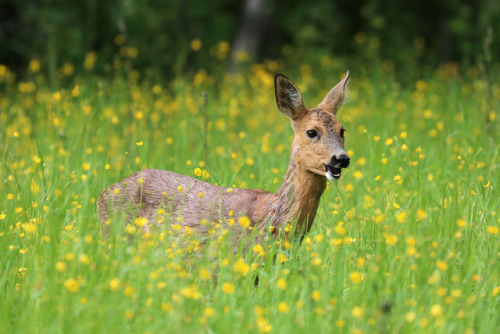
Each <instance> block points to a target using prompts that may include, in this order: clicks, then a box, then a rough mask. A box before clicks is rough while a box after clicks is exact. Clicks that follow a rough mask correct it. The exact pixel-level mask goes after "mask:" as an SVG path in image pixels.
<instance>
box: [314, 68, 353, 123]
mask: <svg viewBox="0 0 500 334" xmlns="http://www.w3.org/2000/svg"><path fill="white" fill-rule="evenodd" d="M350 76H351V72H349V70H347V73H346V75H345V77H344V79H342V80H340V82H339V83H338V84H336V85H335V87H333V88H332V90H331V91H330V92H329V93H328V94H327V95H326V96H325V98H324V99H323V101H321V103H320V104H319V105H318V108H319V109H322V110H324V111H328V112H331V113H332V114H334V115H336V114H337V110H339V108H340V106H341V105H342V103H343V102H344V98H345V96H346V86H347V81H349V77H350Z"/></svg>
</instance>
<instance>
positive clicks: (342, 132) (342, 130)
mask: <svg viewBox="0 0 500 334" xmlns="http://www.w3.org/2000/svg"><path fill="white" fill-rule="evenodd" d="M345 132H346V129H341V130H340V138H344V133H345Z"/></svg>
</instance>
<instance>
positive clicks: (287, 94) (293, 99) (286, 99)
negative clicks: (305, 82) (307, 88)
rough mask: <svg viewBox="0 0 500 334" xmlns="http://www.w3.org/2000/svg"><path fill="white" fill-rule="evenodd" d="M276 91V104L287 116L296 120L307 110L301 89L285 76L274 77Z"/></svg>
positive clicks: (277, 75)
mask: <svg viewBox="0 0 500 334" xmlns="http://www.w3.org/2000/svg"><path fill="white" fill-rule="evenodd" d="M274 91H275V94H276V104H277V105H278V108H279V110H280V111H281V112H282V113H283V114H284V115H285V116H288V117H290V118H291V119H295V118H297V117H298V116H299V115H300V114H301V113H302V112H303V111H304V110H305V107H304V102H303V101H302V94H300V90H299V88H298V87H297V86H295V84H294V83H293V82H292V81H291V80H290V79H288V78H287V77H285V76H284V75H283V74H276V76H275V77H274Z"/></svg>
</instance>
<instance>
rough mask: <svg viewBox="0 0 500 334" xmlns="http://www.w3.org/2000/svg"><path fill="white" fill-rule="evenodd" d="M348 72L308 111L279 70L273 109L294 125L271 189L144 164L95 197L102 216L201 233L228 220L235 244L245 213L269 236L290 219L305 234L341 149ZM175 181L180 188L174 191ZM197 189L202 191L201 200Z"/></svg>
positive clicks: (238, 237) (241, 233)
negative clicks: (282, 170) (286, 161)
mask: <svg viewBox="0 0 500 334" xmlns="http://www.w3.org/2000/svg"><path fill="white" fill-rule="evenodd" d="M348 78H349V72H348V73H347V75H346V77H345V78H344V79H343V80H342V81H341V82H339V83H338V84H337V85H336V86H335V87H334V88H333V89H332V90H331V91H330V92H329V93H328V95H327V96H326V97H325V98H324V100H323V101H322V102H321V103H320V104H319V105H318V107H317V108H315V109H308V108H306V107H305V106H304V103H303V101H302V97H301V94H300V91H299V89H298V88H297V86H295V84H293V82H291V81H290V80H289V79H287V78H286V77H285V76H283V75H279V74H278V75H277V76H276V78H275V93H276V100H277V104H278V107H279V109H280V111H281V112H282V113H283V114H285V115H286V116H288V117H289V118H290V120H291V124H292V127H293V129H294V131H295V139H294V141H293V143H292V148H291V155H290V156H291V157H290V165H289V167H288V170H287V172H286V176H285V179H284V181H283V184H282V185H281V187H280V188H279V190H278V191H277V192H276V193H274V194H272V193H269V192H267V191H264V190H260V189H229V188H224V187H219V186H215V185H212V184H209V183H206V182H203V181H200V180H197V179H194V178H191V177H188V176H184V175H180V174H176V173H174V172H171V171H165V170H158V169H146V170H143V171H140V172H137V173H135V174H133V175H131V176H129V177H128V178H126V179H125V180H123V181H121V182H119V183H117V184H114V185H112V186H110V187H109V188H108V189H106V190H105V191H104V192H103V193H102V194H101V196H100V197H99V200H98V213H99V217H100V220H101V222H103V223H105V225H104V226H105V227H107V224H109V223H111V221H110V218H113V217H117V216H118V217H120V216H123V218H124V219H126V220H127V221H130V220H132V219H134V218H136V217H139V216H141V217H145V218H147V219H148V221H149V224H150V225H151V224H152V223H155V222H160V223H170V224H180V225H182V226H184V227H185V226H188V227H191V228H195V229H196V231H197V232H198V233H199V234H200V235H201V236H204V235H206V233H207V231H208V228H209V227H210V226H211V224H210V223H211V222H219V223H222V224H228V226H230V227H229V228H230V231H231V234H232V235H233V236H234V238H235V242H237V241H238V240H239V239H240V237H241V236H243V235H245V234H247V233H248V229H245V228H243V227H242V226H240V224H238V219H239V218H240V217H242V216H247V217H248V218H249V219H250V221H251V226H252V227H253V228H254V229H257V230H261V229H265V228H268V227H269V226H274V232H273V234H274V235H277V234H278V233H279V232H281V230H282V229H283V228H284V227H286V226H287V225H288V224H293V225H294V227H295V231H296V233H297V234H298V235H299V236H302V235H304V234H305V233H307V232H308V231H309V230H310V228H311V226H312V223H313V221H314V217H315V215H316V211H317V209H318V205H319V201H320V198H321V195H322V194H323V191H324V190H325V187H326V177H325V166H326V165H329V164H330V165H331V162H330V161H331V159H332V157H335V156H336V155H339V154H345V151H344V150H343V147H344V140H343V138H342V137H341V135H340V132H341V129H342V125H341V124H340V123H339V122H338V120H337V118H336V113H337V110H338V108H339V107H340V105H341V104H342V102H343V100H344V94H345V86H346V83H347V80H348ZM308 130H315V131H316V132H317V133H318V134H319V135H318V137H316V138H310V137H309V136H308V135H307V131H308ZM179 186H181V187H182V188H183V190H182V191H179V190H178V187H179ZM115 190H116V192H115ZM200 193H203V195H202V197H201V198H200V195H199V194H200ZM231 211H232V215H231V214H230V212H231ZM110 213H111V215H110ZM179 217H182V218H181V219H179ZM232 219H234V221H232ZM233 222H234V224H233ZM207 223H208V224H207ZM146 228H147V227H146Z"/></svg>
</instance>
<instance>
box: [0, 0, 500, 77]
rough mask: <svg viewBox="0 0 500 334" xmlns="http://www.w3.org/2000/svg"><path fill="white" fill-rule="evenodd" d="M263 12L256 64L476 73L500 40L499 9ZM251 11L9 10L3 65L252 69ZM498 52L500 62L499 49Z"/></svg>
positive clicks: (2, 28)
mask: <svg viewBox="0 0 500 334" xmlns="http://www.w3.org/2000/svg"><path fill="white" fill-rule="evenodd" d="M264 5H265V6H266V8H265V10H266V12H267V15H266V19H265V21H266V22H267V24H266V29H265V36H264V37H263V39H262V45H261V48H260V50H259V52H258V54H259V58H260V59H255V60H256V61H262V60H265V59H278V58H283V59H286V60H291V61H292V62H294V60H295V61H296V62H300V63H304V62H315V61H318V60H319V59H320V58H321V57H322V56H324V55H330V56H332V55H333V56H335V57H340V58H344V59H346V60H349V59H353V61H357V62H360V61H361V62H363V63H364V64H365V66H370V65H371V64H373V62H384V61H387V60H390V61H392V62H394V64H395V65H396V67H397V68H398V69H402V70H404V69H405V68H407V67H409V66H412V67H419V66H421V65H430V66H434V65H437V64H438V63H443V62H450V61H453V62H463V63H465V64H466V65H472V64H474V63H477V62H478V61H481V59H482V56H483V55H484V54H485V51H484V46H483V44H484V40H485V38H486V32H487V29H488V27H491V28H492V31H493V39H494V40H495V39H498V35H499V32H500V20H498V17H500V2H498V1H496V0H479V1H465V0H444V1H439V2H423V1H420V2H416V1H397V0H388V1H384V2H380V1H376V0H353V1H348V0H339V1H335V2H333V1H329V0H320V1H315V2H314V4H311V3H308V2H303V1H299V0H291V1H288V2H287V3H286V5H285V3H283V2H282V1H277V0H271V1H268V2H265V3H264ZM243 12H244V1H235V0H212V1H193V0H191V1H184V0H182V1H181V0H170V1H160V0H126V1H123V0H122V1H119V0H109V1H97V0H80V1H63V0H46V1H32V0H11V1H4V2H2V3H0V45H2V48H0V64H3V65H6V66H7V67H9V68H10V69H12V70H13V71H15V72H16V73H19V74H21V75H24V74H25V73H26V72H27V70H28V67H29V65H28V64H29V62H30V60H32V59H38V60H39V61H41V63H42V68H43V70H44V71H46V72H47V74H48V75H49V80H50V82H51V83H54V82H58V77H61V75H60V71H61V69H62V68H64V66H68V64H69V65H70V66H72V67H73V68H74V69H75V70H77V71H78V70H80V69H83V68H87V69H89V67H91V68H92V69H93V70H96V71H99V72H102V73H104V74H105V73H107V72H110V71H111V70H112V69H113V68H115V69H117V68H120V67H122V66H123V67H124V68H125V69H126V70H130V69H131V68H134V69H141V70H145V72H144V73H149V75H150V76H158V77H164V78H167V79H171V78H173V77H174V76H175V75H176V74H180V73H186V72H189V73H190V72H194V71H198V70H199V69H200V68H205V69H207V70H214V69H220V68H221V67H217V66H218V65H220V66H223V68H227V65H228V62H229V61H230V59H231V58H232V59H233V61H234V60H236V61H241V62H244V61H247V60H248V61H250V60H252V59H249V58H248V57H245V55H244V54H236V55H231V50H230V45H232V44H233V42H234V40H235V38H236V37H237V34H238V29H239V28H240V25H241V22H242V17H243V15H244V13H243ZM491 48H492V50H490V52H491V54H492V55H493V56H495V55H498V54H499V52H500V43H492V46H491ZM89 52H92V53H91V54H90V57H91V58H92V57H93V58H94V59H93V61H92V62H91V63H89V62H88V57H89ZM86 59H87V61H86ZM91 60H92V59H91ZM299 60H300V61H299ZM82 65H83V66H82ZM89 65H92V66H89ZM347 65H349V64H347ZM66 69H67V70H68V67H66ZM58 71H59V73H58Z"/></svg>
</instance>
